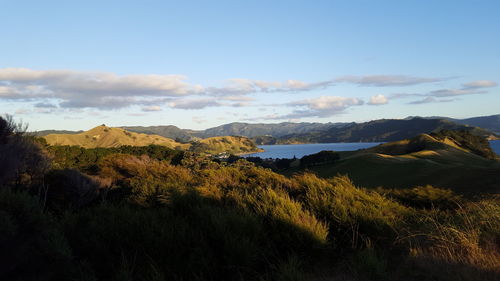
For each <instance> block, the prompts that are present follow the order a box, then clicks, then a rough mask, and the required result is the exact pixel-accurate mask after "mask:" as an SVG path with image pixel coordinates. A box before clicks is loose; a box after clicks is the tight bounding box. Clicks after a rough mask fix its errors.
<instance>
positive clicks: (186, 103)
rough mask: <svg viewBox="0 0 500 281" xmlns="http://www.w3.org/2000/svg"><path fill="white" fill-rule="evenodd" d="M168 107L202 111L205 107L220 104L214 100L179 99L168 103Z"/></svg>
mask: <svg viewBox="0 0 500 281" xmlns="http://www.w3.org/2000/svg"><path fill="white" fill-rule="evenodd" d="M168 105H169V106H170V107H172V108H179V109H202V108H205V107H213V106H221V105H222V104H221V103H219V102H217V101H216V100H215V99H180V100H175V101H172V102H169V103H168Z"/></svg>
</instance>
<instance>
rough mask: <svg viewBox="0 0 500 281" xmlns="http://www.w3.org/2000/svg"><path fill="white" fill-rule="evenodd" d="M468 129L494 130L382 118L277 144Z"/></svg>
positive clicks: (397, 137) (400, 136) (287, 138)
mask: <svg viewBox="0 0 500 281" xmlns="http://www.w3.org/2000/svg"><path fill="white" fill-rule="evenodd" d="M443 129H446V130H465V131H469V132H471V133H472V134H475V135H480V136H489V135H492V133H491V132H489V131H487V130H484V129H481V128H477V127H471V126H468V125H462V124H457V123H455V122H452V121H448V120H443V119H425V118H412V119H405V120H401V119H381V120H375V121H370V122H366V123H360V124H353V125H350V126H345V127H341V128H335V127H333V128H330V129H328V130H325V131H319V132H310V133H305V134H291V135H287V136H283V137H281V138H279V139H278V143H329V142H386V141H396V140H401V139H407V138H412V137H414V136H416V135H419V134H423V133H431V132H438V131H440V130H443Z"/></svg>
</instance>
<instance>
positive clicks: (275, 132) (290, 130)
mask: <svg viewBox="0 0 500 281" xmlns="http://www.w3.org/2000/svg"><path fill="white" fill-rule="evenodd" d="M350 124H353V123H306V122H302V123H291V122H283V123H278V124H263V123H261V124H250V123H239V122H235V123H229V124H225V125H222V126H218V127H214V128H210V129H206V130H204V131H203V133H200V134H198V136H203V137H214V136H245V137H249V138H253V137H257V136H272V137H282V136H285V135H289V134H303V133H308V132H313V131H324V130H328V129H330V128H340V127H344V126H347V125H350Z"/></svg>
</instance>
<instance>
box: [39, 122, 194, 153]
mask: <svg viewBox="0 0 500 281" xmlns="http://www.w3.org/2000/svg"><path fill="white" fill-rule="evenodd" d="M44 138H45V140H47V143H48V144H50V145H78V146H81V147H84V148H95V147H119V146H123V145H130V146H147V145H150V144H157V145H163V146H166V147H169V148H174V149H187V148H188V146H187V145H185V144H182V143H178V142H176V141H174V140H172V139H169V138H165V137H162V136H158V135H147V134H140V133H134V132H129V131H126V130H124V129H121V128H111V127H107V126H105V125H101V126H97V127H95V128H93V129H90V130H88V131H85V132H82V133H78V134H49V135H46V136H44Z"/></svg>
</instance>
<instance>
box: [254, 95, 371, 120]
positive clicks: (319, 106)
mask: <svg viewBox="0 0 500 281" xmlns="http://www.w3.org/2000/svg"><path fill="white" fill-rule="evenodd" d="M363 103H364V102H363V101H362V100H360V99H357V98H346V97H338V96H321V97H318V98H313V99H306V100H300V101H295V102H291V103H288V104H287V105H288V106H290V107H297V108H298V109H296V110H294V111H292V112H291V113H289V114H285V115H279V114H273V115H268V116H266V117H265V118H263V119H268V120H281V119H300V118H306V117H319V118H325V117H331V116H334V115H338V114H342V113H344V112H345V111H346V110H347V109H348V108H349V107H351V106H357V105H362V104H363Z"/></svg>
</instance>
